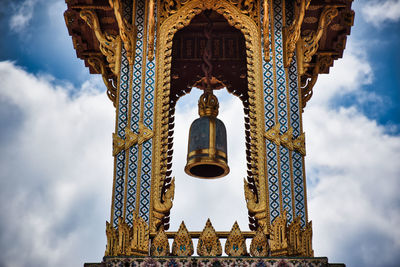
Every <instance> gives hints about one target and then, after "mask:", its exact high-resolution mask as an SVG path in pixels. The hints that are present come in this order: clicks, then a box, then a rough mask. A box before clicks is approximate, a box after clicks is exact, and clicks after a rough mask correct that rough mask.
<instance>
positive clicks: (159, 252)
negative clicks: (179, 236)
mask: <svg viewBox="0 0 400 267" xmlns="http://www.w3.org/2000/svg"><path fill="white" fill-rule="evenodd" d="M150 255H151V256H168V255H169V243H168V237H167V235H166V234H165V232H164V227H163V226H161V227H160V229H159V230H158V232H157V234H156V236H155V237H154V239H153V241H152V242H151V246H150Z"/></svg>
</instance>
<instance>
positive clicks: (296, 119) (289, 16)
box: [286, 1, 306, 227]
mask: <svg viewBox="0 0 400 267" xmlns="http://www.w3.org/2000/svg"><path fill="white" fill-rule="evenodd" d="M293 10H294V6H293V1H286V21H287V22H288V23H291V22H292V20H293ZM288 74H289V75H288V76H289V102H290V125H291V126H292V128H293V138H297V137H298V136H299V135H300V134H301V128H300V101H299V88H298V72H297V58H296V51H295V54H294V56H293V59H292V61H291V63H290V66H289V73H288ZM291 154H292V170H293V173H292V175H293V190H294V192H293V194H294V203H295V207H294V208H295V211H294V215H295V216H300V221H301V226H302V227H305V225H306V210H305V206H306V204H305V188H304V179H305V177H304V174H303V160H302V156H301V155H300V154H299V153H298V152H296V151H294V152H291Z"/></svg>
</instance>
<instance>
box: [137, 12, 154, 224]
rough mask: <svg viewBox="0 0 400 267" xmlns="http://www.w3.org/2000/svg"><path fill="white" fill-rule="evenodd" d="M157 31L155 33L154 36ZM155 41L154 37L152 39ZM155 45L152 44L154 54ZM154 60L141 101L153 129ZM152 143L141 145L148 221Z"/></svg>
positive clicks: (142, 212) (142, 209)
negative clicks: (142, 100)
mask: <svg viewBox="0 0 400 267" xmlns="http://www.w3.org/2000/svg"><path fill="white" fill-rule="evenodd" d="M154 14H157V5H155V10H154ZM155 19H156V21H155V25H157V18H155ZM156 34H157V33H155V36H156ZM154 42H156V39H154ZM155 53H156V51H155V46H154V54H155ZM155 63H156V62H155V60H152V61H149V60H147V63H146V73H145V88H144V103H143V109H144V110H143V111H144V112H143V124H144V125H145V126H146V127H147V128H149V129H150V130H153V114H154V101H155V98H154V97H155V96H154V93H155V89H154V87H155V74H156V64H155ZM152 145H153V141H152V140H151V139H150V140H147V141H146V142H144V143H143V147H142V169H141V177H140V183H141V184H140V208H139V214H140V216H141V217H142V218H143V219H144V220H145V221H146V222H148V221H149V211H150V191H151V173H152V172H151V165H152Z"/></svg>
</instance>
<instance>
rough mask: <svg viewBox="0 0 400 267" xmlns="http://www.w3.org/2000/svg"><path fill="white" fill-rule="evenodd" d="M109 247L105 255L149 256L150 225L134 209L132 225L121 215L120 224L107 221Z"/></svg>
mask: <svg viewBox="0 0 400 267" xmlns="http://www.w3.org/2000/svg"><path fill="white" fill-rule="evenodd" d="M106 234H107V247H106V251H105V256H120V255H123V256H132V255H136V256H147V254H148V251H149V226H148V224H147V223H146V221H145V220H143V218H141V217H140V216H138V214H137V213H136V212H135V211H133V221H132V226H129V225H128V224H127V223H126V222H125V221H124V220H123V219H122V218H121V217H120V218H118V226H117V228H114V226H113V225H112V224H111V223H109V222H106Z"/></svg>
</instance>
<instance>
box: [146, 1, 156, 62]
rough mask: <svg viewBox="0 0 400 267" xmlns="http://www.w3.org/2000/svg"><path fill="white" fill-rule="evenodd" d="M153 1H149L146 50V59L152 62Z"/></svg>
mask: <svg viewBox="0 0 400 267" xmlns="http://www.w3.org/2000/svg"><path fill="white" fill-rule="evenodd" d="M154 16H155V15H154V0H149V14H148V18H147V19H148V22H147V25H148V36H149V38H148V48H147V59H148V60H149V61H152V60H153V59H154V36H155V19H154Z"/></svg>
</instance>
